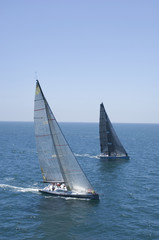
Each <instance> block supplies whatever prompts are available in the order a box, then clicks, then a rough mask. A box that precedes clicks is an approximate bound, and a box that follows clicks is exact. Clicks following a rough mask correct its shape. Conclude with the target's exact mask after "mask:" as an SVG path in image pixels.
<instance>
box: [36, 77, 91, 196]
mask: <svg viewBox="0 0 159 240" xmlns="http://www.w3.org/2000/svg"><path fill="white" fill-rule="evenodd" d="M34 123H35V136H36V145H37V152H38V158H39V162H40V167H41V172H42V176H43V180H44V181H45V182H64V183H65V185H66V187H67V189H68V190H71V191H77V192H87V193H88V191H92V192H93V191H94V190H93V188H92V186H91V184H90V182H89V181H88V179H87V177H86V176H85V174H84V172H83V170H82V169H81V167H80V165H79V163H78V161H77V160H76V158H75V156H74V154H73V153H72V151H71V149H70V147H69V145H68V143H67V141H66V139H65V137H64V135H63V133H62V131H61V129H60V127H59V125H58V123H57V121H56V119H55V116H54V114H53V113H52V111H51V109H50V107H49V104H48V103H47V100H46V98H45V96H44V94H43V92H42V90H41V87H40V84H39V82H38V81H37V83H36V92H35V105H34Z"/></svg>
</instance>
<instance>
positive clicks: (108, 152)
mask: <svg viewBox="0 0 159 240" xmlns="http://www.w3.org/2000/svg"><path fill="white" fill-rule="evenodd" d="M99 135H100V149H101V154H100V157H101V158H102V157H104V158H107V159H119V158H121V159H129V156H128V154H127V152H126V151H125V149H124V147H123V145H122V144H121V142H120V140H119V138H118V136H117V134H116V132H115V130H114V128H113V126H112V124H111V121H110V119H109V117H108V115H107V113H106V111H105V108H104V105H103V103H101V104H100V121H99Z"/></svg>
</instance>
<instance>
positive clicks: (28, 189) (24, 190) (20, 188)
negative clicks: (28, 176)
mask: <svg viewBox="0 0 159 240" xmlns="http://www.w3.org/2000/svg"><path fill="white" fill-rule="evenodd" d="M0 188H3V189H6V188H10V189H13V190H15V191H17V192H38V190H39V189H38V188H24V187H16V186H12V185H8V184H0Z"/></svg>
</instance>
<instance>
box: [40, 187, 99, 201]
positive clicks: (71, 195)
mask: <svg viewBox="0 0 159 240" xmlns="http://www.w3.org/2000/svg"><path fill="white" fill-rule="evenodd" d="M39 192H41V193H44V194H49V195H53V196H59V197H66V198H68V197H69V198H83V199H90V200H99V195H98V194H97V193H96V194H90V193H88V194H79V193H73V192H68V191H62V192H56V191H49V190H45V189H40V190H39Z"/></svg>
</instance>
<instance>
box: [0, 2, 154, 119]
mask: <svg viewBox="0 0 159 240" xmlns="http://www.w3.org/2000/svg"><path fill="white" fill-rule="evenodd" d="M0 36H1V37H0V109H1V114H0V121H33V107H34V93H35V72H37V74H38V79H39V81H40V84H41V87H42V89H43V91H44V94H45V96H46V98H47V100H48V102H49V104H50V106H51V108H52V110H53V112H54V114H55V116H56V118H57V120H58V121H59V122H61V121H64V122H66V121H71V122H98V119H99V105H100V103H101V102H103V103H104V105H105V108H106V111H107V113H108V115H109V117H110V119H111V120H112V122H127V123H134V122H135V123H159V1H158V0H14V1H13V0H0Z"/></svg>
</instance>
